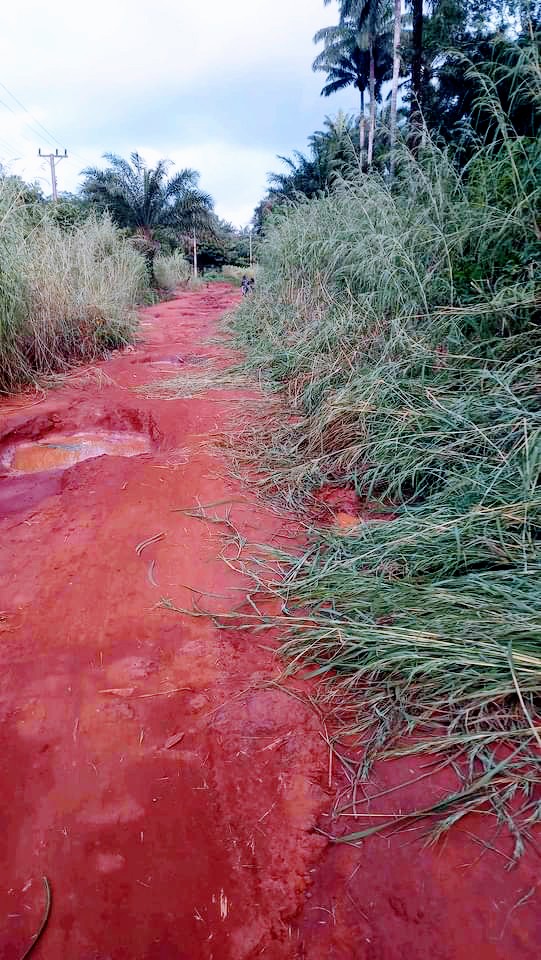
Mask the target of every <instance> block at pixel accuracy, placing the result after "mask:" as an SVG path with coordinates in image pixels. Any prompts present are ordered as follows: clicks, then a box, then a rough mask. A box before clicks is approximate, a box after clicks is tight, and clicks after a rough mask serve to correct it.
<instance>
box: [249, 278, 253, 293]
mask: <svg viewBox="0 0 541 960" xmlns="http://www.w3.org/2000/svg"><path fill="white" fill-rule="evenodd" d="M254 288H255V280H254V278H253V277H250V279H249V280H248V291H249V292H250V293H253V292H254Z"/></svg>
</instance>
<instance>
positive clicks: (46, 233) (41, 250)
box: [0, 178, 148, 392]
mask: <svg viewBox="0 0 541 960" xmlns="http://www.w3.org/2000/svg"><path fill="white" fill-rule="evenodd" d="M147 291H148V278H147V271H146V267H145V262H144V259H143V258H142V257H141V256H140V254H139V253H137V251H136V250H135V249H134V247H133V246H132V245H131V244H129V243H128V242H127V240H126V239H125V238H124V237H123V236H121V234H120V232H119V231H118V229H117V228H116V227H115V226H114V225H113V224H112V222H111V220H110V219H109V218H108V217H107V216H104V217H101V218H96V217H94V216H88V217H86V218H85V219H83V220H82V221H81V222H75V223H73V224H71V225H69V226H66V225H61V224H59V223H58V221H57V219H56V218H55V216H54V214H52V213H51V210H50V208H48V207H47V206H46V205H44V204H42V203H40V202H38V201H37V200H35V198H33V197H30V198H29V196H28V193H27V191H25V189H24V188H23V187H21V185H20V184H19V183H17V182H16V181H13V180H12V179H10V178H5V179H3V180H0V391H2V392H10V391H12V390H14V389H16V388H17V387H18V386H21V385H24V384H28V383H33V382H35V381H36V380H37V379H39V378H41V377H43V376H45V375H48V374H50V373H53V372H56V371H59V370H63V369H66V367H67V366H68V365H69V364H70V363H73V362H77V361H83V360H90V359H93V358H94V357H97V356H100V355H103V354H104V353H105V352H107V351H108V350H111V349H113V348H114V347H119V346H123V345H125V344H126V343H129V342H130V340H131V338H132V336H133V332H134V329H135V308H136V305H137V304H138V303H141V301H142V300H143V299H144V297H145V296H146V295H147Z"/></svg>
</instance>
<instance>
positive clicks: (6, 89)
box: [0, 80, 62, 147]
mask: <svg viewBox="0 0 541 960" xmlns="http://www.w3.org/2000/svg"><path fill="white" fill-rule="evenodd" d="M0 87H2V89H3V90H5V91H6V93H8V94H9V96H10V97H11V98H12V100H14V101H15V103H16V104H18V105H19V107H20V108H21V110H24V112H25V113H27V114H28V116H29V117H31V118H32V120H33V121H34V123H37V125H38V127H40V128H41V130H42V131H43V132H44V133H45V134H46V136H47V138H48V139H50V140H54V142H55V143H57V144H58V146H59V147H61V146H62V144H61V143H60V140H57V138H56V137H55V135H54V133H51V131H50V130H48V129H47V127H45V126H44V125H43V124H42V123H41V121H40V120H38V119H37V117H35V116H34V114H33V113H30V110H28V109H27V107H25V105H24V103H22V101H21V100H19V98H18V97H16V96H15V94H14V93H12V92H11V90H10V89H9V88H8V87H6V85H5V83H2V81H1V80H0ZM2 102H3V101H2ZM5 106H7V104H5ZM9 109H11V107H10V108H9ZM11 112H12V113H13V112H14V111H13V110H12V111H11Z"/></svg>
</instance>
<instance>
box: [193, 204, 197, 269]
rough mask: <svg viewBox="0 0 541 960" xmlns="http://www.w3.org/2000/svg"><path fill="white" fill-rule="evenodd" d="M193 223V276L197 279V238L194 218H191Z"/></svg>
mask: <svg viewBox="0 0 541 960" xmlns="http://www.w3.org/2000/svg"><path fill="white" fill-rule="evenodd" d="M192 223H193V275H194V278H197V236H196V233H195V216H193V217H192Z"/></svg>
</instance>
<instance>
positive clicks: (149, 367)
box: [0, 284, 538, 960]
mask: <svg viewBox="0 0 541 960" xmlns="http://www.w3.org/2000/svg"><path fill="white" fill-rule="evenodd" d="M237 298H238V295H237V293H236V292H235V291H233V290H232V289H231V288H230V287H228V286H226V285H217V284H216V285H212V286H211V287H209V288H203V290H201V291H198V292H187V293H183V294H181V295H179V297H178V298H177V299H175V300H173V301H170V302H168V303H163V304H160V305H158V306H154V307H150V308H148V309H146V310H144V311H142V326H141V329H140V333H139V336H140V341H139V342H138V344H137V345H136V348H135V349H134V350H127V351H125V352H123V353H119V354H116V355H115V356H114V358H113V359H111V360H108V361H105V362H103V363H99V364H96V365H95V366H94V367H93V368H91V369H86V370H83V371H77V373H76V374H74V375H72V376H71V377H70V378H68V379H67V381H66V382H65V384H64V385H63V386H61V387H60V388H59V389H57V390H54V391H50V392H49V393H47V394H46V395H45V396H44V397H43V399H42V400H41V401H40V402H35V399H34V400H32V399H31V398H29V397H21V398H19V399H14V400H12V401H5V402H4V403H3V404H2V407H1V408H0V414H1V415H2V420H1V425H0V518H1V519H0V536H1V571H0V572H1V585H0V589H1V593H0V641H1V643H0V657H1V671H0V720H1V726H0V741H1V742H0V765H1V770H2V779H1V784H2V793H1V800H0V804H1V816H2V829H1V835H0V845H1V863H2V875H1V879H0V957H1V958H2V960H20V958H21V957H23V956H24V955H25V951H26V950H27V949H28V947H29V945H30V944H31V943H32V938H33V936H34V935H35V934H36V932H37V930H38V929H39V926H40V922H41V919H42V916H43V914H44V909H45V887H44V883H43V879H42V878H43V877H44V876H46V877H47V878H48V880H49V883H50V887H51V890H52V909H51V914H50V917H49V922H48V924H47V926H46V928H45V931H44V933H43V935H42V937H40V939H39V941H38V943H37V945H36V947H35V950H34V951H33V954H32V956H33V958H34V957H35V958H36V960H38V958H42V960H245V958H252V957H253V958H255V957H265V958H269V960H300V958H303V957H306V958H309V960H320V958H321V960H323V958H337V960H354V958H370V960H425V958H426V960H428V958H430V960H456V958H459V960H466V958H468V957H470V956H475V957H476V958H482V960H487V958H490V960H500V958H501V960H503V958H510V957H517V958H527V960H530V958H532V960H533V958H534V957H536V956H537V955H538V949H537V947H538V945H537V944H536V929H537V928H536V919H535V903H536V899H537V901H538V898H537V882H538V881H537V874H538V861H537V860H535V859H532V857H530V859H526V860H525V861H523V862H522V864H521V865H520V866H519V867H518V868H515V870H514V871H510V872H506V871H505V869H504V868H505V864H506V861H505V860H504V861H503V863H502V854H497V853H494V852H493V851H491V850H487V849H484V850H483V848H480V846H479V843H478V842H477V841H476V842H474V841H473V840H471V839H469V837H468V835H467V834H466V833H463V834H461V835H460V836H459V835H458V834H457V835H456V838H455V839H453V840H452V841H451V842H450V843H449V844H448V845H443V846H440V847H438V848H436V849H433V848H430V849H428V850H427V849H425V848H423V847H422V845H421V843H420V842H418V841H417V840H416V841H415V844H412V842H411V840H410V839H409V838H408V834H407V833H406V834H405V835H401V836H400V837H399V838H395V839H394V840H393V841H392V843H391V844H389V841H388V840H386V839H385V840H382V839H380V838H373V839H372V840H371V841H370V842H369V843H367V844H366V845H365V846H364V847H363V848H362V849H361V850H358V849H354V848H351V847H339V848H337V847H334V848H332V849H331V848H329V847H328V846H327V842H326V840H325V838H324V837H323V836H322V834H321V833H319V832H317V831H316V829H315V828H316V827H317V826H318V825H320V826H321V825H322V826H323V827H324V829H327V830H329V829H332V824H331V823H330V821H329V819H328V817H327V816H326V815H327V814H328V812H329V810H330V808H331V806H332V801H333V798H334V795H335V793H336V789H337V783H336V778H337V777H339V773H336V772H334V773H333V772H332V771H330V769H329V751H328V747H327V744H326V743H325V740H324V738H323V737H322V727H321V722H320V719H319V718H318V715H317V713H316V712H314V710H313V709H312V707H311V706H310V704H309V702H308V699H307V694H308V692H309V689H308V688H305V687H303V684H302V682H301V681H298V680H297V681H294V682H293V683H290V684H289V685H286V684H284V683H283V682H280V683H278V684H275V683H273V681H275V680H277V679H278V678H279V677H280V672H281V665H280V663H279V662H278V660H277V658H276V657H275V655H274V654H273V652H272V650H271V649H269V646H270V641H269V640H268V639H267V638H266V637H265V635H264V634H260V633H256V632H251V631H246V630H242V631H241V630H237V629H234V627H233V626H232V627H231V629H219V628H218V627H217V626H216V625H215V624H214V623H213V621H212V620H210V619H208V618H205V617H200V618H196V617H192V616H189V615H186V614H181V613H178V612H173V611H171V610H169V609H165V608H164V607H163V605H161V604H160V600H161V598H163V597H167V598H170V599H171V601H172V602H173V603H174V604H175V605H176V606H177V607H181V608H190V609H191V608H192V606H193V601H194V598H196V599H198V600H199V601H200V602H201V603H202V604H205V605H206V606H207V607H211V608H212V609H213V610H219V611H225V612H227V611H230V610H233V608H234V607H236V606H237V605H238V604H239V600H242V598H243V596H244V594H245V591H246V586H247V584H246V582H245V581H244V580H243V577H242V576H241V574H239V573H237V572H235V571H234V570H233V569H232V568H231V567H230V566H228V565H227V564H226V563H225V562H224V560H223V559H222V558H221V557H220V556H219V554H220V551H221V550H222V548H223V541H222V540H221V539H220V536H219V535H220V534H222V533H223V532H224V530H223V529H222V528H221V527H220V525H219V524H212V523H209V522H206V521H205V520H201V519H198V518H197V517H194V516H190V515H188V514H187V513H185V512H175V511H176V510H177V508H186V507H188V508H190V507H191V508H194V507H195V508H197V505H198V504H216V503H217V501H218V502H219V503H218V504H217V505H216V506H214V507H212V509H209V511H208V512H209V513H210V514H211V515H213V516H215V515H219V516H222V517H223V516H225V515H226V513H229V514H230V516H231V518H232V520H233V522H234V525H235V527H236V528H237V529H238V530H239V531H240V532H241V534H242V536H243V537H245V538H246V539H247V540H249V541H253V542H274V543H277V544H280V545H282V546H284V545H288V546H290V545H291V537H294V536H295V535H296V527H295V523H294V520H293V519H291V520H288V519H287V518H284V517H282V516H280V515H278V514H277V513H275V512H273V511H272V510H270V509H268V510H267V509H266V508H265V507H263V506H262V505H261V504H259V503H257V502H256V501H255V500H254V499H253V498H252V497H251V496H250V495H249V494H247V493H246V491H245V490H244V489H243V488H241V486H240V485H239V484H237V483H235V482H234V481H233V480H231V479H229V478H228V473H227V465H226V464H225V463H224V461H223V460H222V459H221V457H220V455H219V454H217V453H216V452H215V451H214V450H213V449H212V445H211V442H210V438H212V436H213V434H215V433H216V431H217V430H220V429H223V428H224V427H227V424H228V423H229V422H230V420H231V418H232V416H234V417H237V416H238V415H239V409H242V402H243V395H242V393H240V392H237V393H231V392H217V391H212V392H209V393H206V394H205V395H204V396H201V395H199V394H198V395H195V396H192V397H186V398H183V399H177V400H165V399H149V398H147V397H146V396H145V395H144V394H141V393H136V392H134V390H133V388H134V387H136V386H140V385H144V384H147V383H149V382H150V381H155V380H158V379H160V378H164V377H170V376H173V375H174V374H175V373H176V372H181V371H186V370H190V369H193V370H196V369H197V370H199V371H201V370H202V369H206V367H205V364H204V363H201V361H202V360H207V361H209V362H210V363H213V362H214V363H218V364H223V363H225V362H226V361H227V356H228V354H227V351H226V349H225V348H224V347H221V346H220V345H219V344H216V343H209V342H208V340H209V338H211V337H212V336H215V332H216V323H217V320H218V319H219V317H220V316H221V315H222V314H223V312H224V311H225V310H226V309H228V308H231V307H232V306H233V305H234V304H235V303H236V301H237ZM206 438H207V440H206ZM226 501H228V502H226ZM233 555H234V551H233ZM293 694H295V695H293ZM400 776H405V777H406V778H407V777H408V776H409V777H411V774H408V771H406V770H402V771H400ZM382 783H383V781H380V782H379V787H378V789H379V790H381V789H382ZM422 789H423V791H424V790H425V787H424V784H423V785H422ZM419 795H421V796H423V799H424V795H423V793H421V794H419V792H418V793H417V796H416V797H415V796H412V795H410V798H409V799H411V802H412V803H415V802H417V801H418V799H419ZM395 802H396V801H395ZM386 809H387V810H388V809H389V804H388V805H387V808H386ZM396 809H397V808H396ZM506 849H507V848H506ZM487 885H489V886H490V895H487ZM530 891H531V892H530ZM521 897H522V898H524V897H526V899H523V900H522V901H521ZM519 901H520V902H519ZM537 932H538V931H537Z"/></svg>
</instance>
